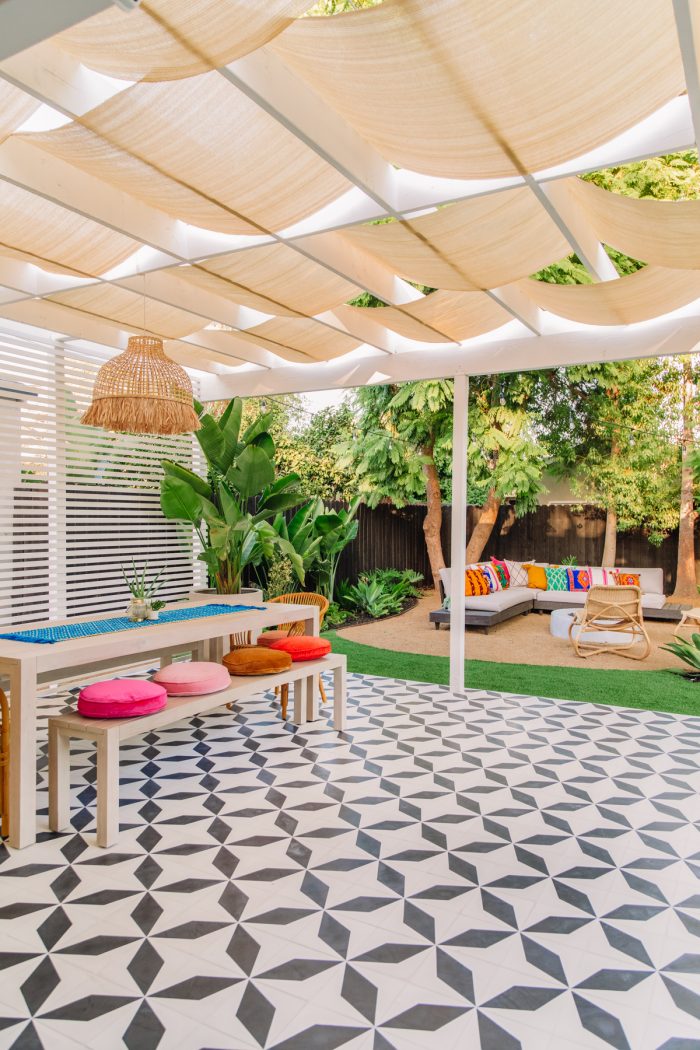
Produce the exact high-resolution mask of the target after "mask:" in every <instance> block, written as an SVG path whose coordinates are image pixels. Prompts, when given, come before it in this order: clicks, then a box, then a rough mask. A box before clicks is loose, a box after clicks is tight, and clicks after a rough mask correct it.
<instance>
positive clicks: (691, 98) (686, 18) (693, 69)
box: [673, 0, 700, 145]
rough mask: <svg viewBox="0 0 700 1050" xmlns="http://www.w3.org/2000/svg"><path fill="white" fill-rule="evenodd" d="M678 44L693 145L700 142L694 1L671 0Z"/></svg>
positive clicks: (699, 14)
mask: <svg viewBox="0 0 700 1050" xmlns="http://www.w3.org/2000/svg"><path fill="white" fill-rule="evenodd" d="M673 14H674V16H675V19H676V29H677V31H678V43H679V45H680V49H681V58H682V60H683V72H684V74H685V84H686V88H687V90H688V103H689V105H690V112H691V115H692V119H693V131H694V133H695V143H696V145H697V143H699V142H700V55H698V43H699V41H698V31H699V30H700V25H698V19H699V17H700V12H699V11H698V6H697V3H696V2H694V0H673Z"/></svg>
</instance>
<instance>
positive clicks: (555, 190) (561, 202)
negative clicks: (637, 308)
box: [527, 178, 619, 281]
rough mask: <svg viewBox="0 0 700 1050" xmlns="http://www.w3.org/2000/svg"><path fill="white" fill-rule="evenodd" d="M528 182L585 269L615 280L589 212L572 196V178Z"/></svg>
mask: <svg viewBox="0 0 700 1050" xmlns="http://www.w3.org/2000/svg"><path fill="white" fill-rule="evenodd" d="M527 183H528V185H529V186H530V189H531V190H532V192H533V193H534V194H535V196H536V197H537V199H538V201H539V202H540V204H541V205H542V207H543V208H544V209H545V211H546V212H547V214H548V215H549V217H550V218H551V219H552V221H553V222H554V223H555V224H556V225H557V227H558V228H559V230H560V231H561V232H562V234H563V235H564V237H566V239H567V241H568V242H569V244H570V245H571V250H572V251H573V252H575V253H576V255H578V257H579V259H580V260H581V262H582V263H583V265H584V266H585V267H586V269H587V270H589V271H590V272H591V273H592V274H593V275H594V277H596V278H597V279H598V280H599V281H612V280H616V279H617V277H618V276H619V275H618V272H617V270H616V269H615V267H614V266H613V263H612V261H611V259H610V257H609V256H608V254H607V252H606V251H605V248H604V247H603V245H602V244H601V243H600V241H599V240H598V238H597V237H596V235H595V233H594V231H593V229H592V227H591V225H590V223H589V220H588V216H587V215H586V214H585V213H584V212H583V211H582V210H581V208H580V207H579V206H578V205H577V204H575V203H574V201H573V200H572V199H571V193H570V189H569V180H568V179H561V180H558V181H556V182H550V183H548V184H547V185H546V186H540V185H539V183H537V182H535V180H534V179H532V178H528V179H527Z"/></svg>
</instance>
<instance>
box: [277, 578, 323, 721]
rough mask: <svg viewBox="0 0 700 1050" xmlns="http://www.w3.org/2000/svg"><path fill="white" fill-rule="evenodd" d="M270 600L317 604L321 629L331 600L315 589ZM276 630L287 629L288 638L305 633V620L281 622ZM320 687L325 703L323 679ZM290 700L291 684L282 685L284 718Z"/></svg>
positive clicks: (282, 595)
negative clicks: (317, 592)
mask: <svg viewBox="0 0 700 1050" xmlns="http://www.w3.org/2000/svg"><path fill="white" fill-rule="evenodd" d="M270 602H281V603H283V604H284V605H315V606H316V607H317V608H318V629H319V631H320V630H321V628H322V627H323V617H324V616H325V615H326V613H327V612H328V606H329V604H330V602H329V601H328V599H327V598H324V596H323V595H322V594H316V593H315V592H314V591H308V592H306V591H295V592H294V593H293V594H280V595H279V596H278V597H277V598H270ZM276 630H278V631H285V632H286V634H287V637H288V638H292V637H294V636H295V635H300V634H303V633H304V621H303V620H297V621H296V622H292V623H281V624H280V625H279V626H278V627H277V628H276ZM318 684H319V688H320V690H321V700H322V701H323V703H324V704H325V702H326V690H325V689H324V687H323V679H321V678H319V680H318ZM288 702H289V686H288V685H283V686H282V696H281V704H282V718H286V717H287V704H288Z"/></svg>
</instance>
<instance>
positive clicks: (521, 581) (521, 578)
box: [504, 559, 531, 587]
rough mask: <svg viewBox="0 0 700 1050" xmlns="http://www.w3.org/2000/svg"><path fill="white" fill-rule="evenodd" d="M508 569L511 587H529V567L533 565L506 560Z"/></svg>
mask: <svg viewBox="0 0 700 1050" xmlns="http://www.w3.org/2000/svg"><path fill="white" fill-rule="evenodd" d="M504 564H505V566H506V569H507V570H508V576H509V586H511V587H528V586H529V584H528V582H527V566H528V565H529V564H531V563H530V562H527V561H510V560H509V559H506V561H505V562H504Z"/></svg>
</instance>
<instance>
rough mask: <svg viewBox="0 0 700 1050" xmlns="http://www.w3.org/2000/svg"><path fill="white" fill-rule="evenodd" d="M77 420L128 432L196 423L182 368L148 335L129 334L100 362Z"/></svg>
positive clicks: (169, 430) (179, 429)
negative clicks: (87, 401)
mask: <svg viewBox="0 0 700 1050" xmlns="http://www.w3.org/2000/svg"><path fill="white" fill-rule="evenodd" d="M81 423H85V424H86V425H87V426H91V427H103V428H104V429H105V430H119V431H126V432H128V433H130V434H184V433H187V432H189V431H192V430H199V428H200V422H199V419H198V418H197V415H196V413H195V411H194V405H193V402H192V384H191V382H190V378H189V376H188V375H187V372H186V371H185V370H184V368H181V367H180V365H176V364H175V362H174V361H171V360H170V358H169V357H168V356H167V354H166V353H165V350H164V349H163V340H162V339H159V338H158V337H156V336H151V335H132V336H130V338H129V342H128V344H127V348H126V350H125V351H124V353H122V354H119V355H118V356H117V357H114V358H112V360H111V361H107V362H106V364H104V365H102V368H101V369H100V370H99V372H98V373H97V379H96V380H95V387H94V390H93V392H92V404H91V405H90V407H89V409H88V410H87V412H86V413H85V415H84V416H83V418H82V419H81Z"/></svg>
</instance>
